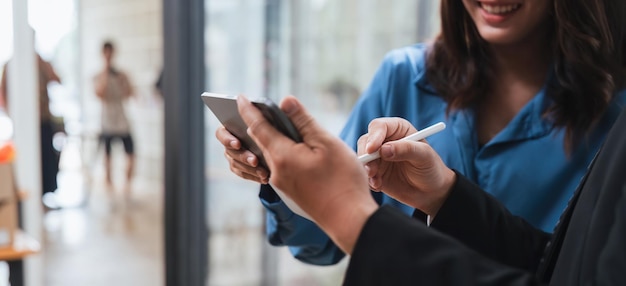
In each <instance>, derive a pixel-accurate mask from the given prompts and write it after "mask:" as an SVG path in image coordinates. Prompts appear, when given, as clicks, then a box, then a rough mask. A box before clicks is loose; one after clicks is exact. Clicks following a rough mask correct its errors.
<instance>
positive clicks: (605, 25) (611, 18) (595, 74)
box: [426, 0, 626, 149]
mask: <svg viewBox="0 0 626 286" xmlns="http://www.w3.org/2000/svg"><path fill="white" fill-rule="evenodd" d="M546 1H548V0H546ZM552 1H553V3H554V5H553V7H552V9H553V10H552V13H553V15H554V17H553V19H552V20H551V27H550V29H551V30H550V31H549V32H550V33H551V35H552V37H551V38H552V39H553V40H552V43H551V44H550V46H551V47H552V51H553V54H552V58H553V61H554V62H553V68H554V80H553V81H552V82H550V84H549V88H548V90H547V92H548V93H547V94H548V96H549V97H550V98H551V99H552V100H553V102H554V104H553V105H552V106H550V107H549V108H548V109H547V111H546V114H544V116H548V117H549V118H551V120H552V122H553V124H554V125H555V126H557V127H564V128H565V135H566V137H565V140H566V142H564V143H565V146H566V148H568V147H571V146H572V144H576V143H577V141H578V140H579V139H580V138H581V137H582V136H583V135H584V134H586V133H587V132H588V131H589V130H590V129H591V128H592V127H593V125H594V124H595V123H596V121H597V120H598V119H599V118H600V116H601V115H602V114H603V112H604V111H605V110H606V108H607V106H608V104H609V102H610V101H611V99H612V98H613V96H614V95H615V93H616V91H617V90H618V89H621V88H623V87H624V86H625V81H626V56H625V54H626V1H624V0H579V1H573V0H552ZM490 61H491V57H490V56H489V49H488V43H487V42H486V41H485V40H484V39H482V38H481V37H480V34H479V33H478V30H477V29H476V25H475V24H474V22H473V21H472V19H471V17H470V15H469V14H468V13H467V11H466V10H465V7H464V6H463V3H462V1H459V0H442V1H441V33H440V34H439V36H437V38H436V39H435V42H434V44H433V47H432V49H431V50H429V52H428V58H427V64H426V75H427V78H428V81H429V83H430V84H431V85H432V86H433V87H434V88H435V89H436V90H437V92H438V93H439V94H440V96H442V97H443V98H444V99H445V100H446V101H447V102H448V111H451V110H454V109H459V108H466V107H471V106H475V105H476V104H477V103H479V102H480V101H481V100H482V98H483V96H484V95H485V94H487V93H488V92H489V86H488V83H489V82H490V81H491V80H493V74H492V71H491V66H492V63H491V62H490ZM568 149H569V148H568Z"/></svg>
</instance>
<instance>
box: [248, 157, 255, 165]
mask: <svg viewBox="0 0 626 286" xmlns="http://www.w3.org/2000/svg"><path fill="white" fill-rule="evenodd" d="M246 162H248V164H250V166H254V157H252V156H249V157H248V158H246Z"/></svg>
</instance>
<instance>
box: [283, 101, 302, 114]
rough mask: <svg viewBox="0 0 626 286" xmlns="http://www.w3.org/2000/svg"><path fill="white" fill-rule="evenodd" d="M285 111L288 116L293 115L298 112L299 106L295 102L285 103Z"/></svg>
mask: <svg viewBox="0 0 626 286" xmlns="http://www.w3.org/2000/svg"><path fill="white" fill-rule="evenodd" d="M283 111H284V112H285V114H287V115H291V114H293V113H294V112H296V111H298V105H297V104H296V102H295V100H287V101H285V103H284V104H283Z"/></svg>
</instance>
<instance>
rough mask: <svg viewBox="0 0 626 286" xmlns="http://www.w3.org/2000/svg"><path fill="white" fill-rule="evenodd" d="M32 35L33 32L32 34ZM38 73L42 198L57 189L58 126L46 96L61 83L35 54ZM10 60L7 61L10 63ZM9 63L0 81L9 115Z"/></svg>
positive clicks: (49, 205)
mask: <svg viewBox="0 0 626 286" xmlns="http://www.w3.org/2000/svg"><path fill="white" fill-rule="evenodd" d="M33 33H34V32H33ZM35 56H36V57H37V58H36V61H37V73H38V94H39V99H38V101H39V129H40V147H41V184H42V186H41V193H42V196H44V195H46V194H49V193H53V192H54V191H55V190H56V189H57V187H58V186H57V174H58V173H59V157H60V154H59V151H57V150H56V149H55V148H54V145H53V144H52V139H53V136H54V134H55V132H56V131H58V130H57V129H58V126H57V124H55V121H54V116H53V115H52V113H51V112H50V96H49V94H48V84H49V83H51V82H58V83H61V79H60V78H59V76H58V75H57V73H56V72H55V71H54V68H53V67H52V65H51V64H50V63H49V62H47V61H45V60H43V59H42V58H41V56H40V55H39V54H35ZM10 61H11V60H9V62H10ZM9 73H10V71H9V63H8V62H7V63H6V64H5V65H4V71H3V73H2V80H1V81H0V98H2V99H1V100H0V103H2V104H4V108H5V110H7V113H9V115H10V112H9V100H10V97H11V96H14V95H10V94H9V92H8V91H9V89H8V80H7V77H8V74H9ZM44 205H45V207H47V208H57V207H58V206H57V205H56V203H55V202H53V201H50V202H49V203H47V204H44Z"/></svg>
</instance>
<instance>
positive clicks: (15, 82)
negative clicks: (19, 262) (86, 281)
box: [7, 0, 43, 286]
mask: <svg viewBox="0 0 626 286" xmlns="http://www.w3.org/2000/svg"><path fill="white" fill-rule="evenodd" d="M13 47H14V48H13V58H12V60H11V62H10V64H9V70H10V71H9V72H8V78H7V79H8V81H9V86H8V87H9V91H8V94H9V97H10V100H9V110H10V115H11V118H12V119H13V123H14V124H15V133H14V143H15V146H16V150H17V153H16V160H15V170H16V176H17V182H18V184H19V188H20V189H23V190H26V191H27V192H28V194H29V196H28V199H27V200H26V201H24V202H22V220H23V229H24V231H25V232H26V233H28V234H29V235H31V236H33V237H34V238H35V239H37V240H38V241H40V242H42V204H41V154H40V147H39V142H40V138H39V97H38V95H37V92H38V91H37V89H38V83H37V77H36V70H37V66H36V61H35V52H34V35H33V33H32V31H31V28H30V26H29V24H28V0H13ZM42 273H43V259H42V254H38V255H32V256H30V258H28V259H26V260H25V263H24V281H25V284H26V285H28V286H39V285H43V275H42Z"/></svg>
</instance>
